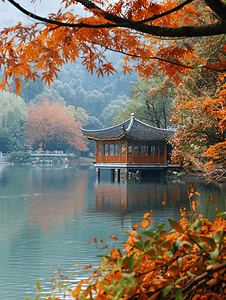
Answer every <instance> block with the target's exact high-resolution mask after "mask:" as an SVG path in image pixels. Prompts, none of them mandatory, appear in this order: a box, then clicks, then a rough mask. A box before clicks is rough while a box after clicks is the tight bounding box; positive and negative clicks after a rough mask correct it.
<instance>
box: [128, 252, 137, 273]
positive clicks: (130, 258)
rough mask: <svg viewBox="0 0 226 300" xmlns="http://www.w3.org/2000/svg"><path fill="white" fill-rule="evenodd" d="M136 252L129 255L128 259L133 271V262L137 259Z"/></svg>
mask: <svg viewBox="0 0 226 300" xmlns="http://www.w3.org/2000/svg"><path fill="white" fill-rule="evenodd" d="M135 256H136V253H133V255H131V256H130V257H127V260H128V267H129V268H130V270H131V271H133V264H134V260H135Z"/></svg>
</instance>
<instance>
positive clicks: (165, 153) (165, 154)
mask: <svg viewBox="0 0 226 300" xmlns="http://www.w3.org/2000/svg"><path fill="white" fill-rule="evenodd" d="M164 156H165V160H164V161H165V164H166V163H167V144H166V142H165V149H164Z"/></svg>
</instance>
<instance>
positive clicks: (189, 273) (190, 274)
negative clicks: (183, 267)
mask: <svg viewBox="0 0 226 300" xmlns="http://www.w3.org/2000/svg"><path fill="white" fill-rule="evenodd" d="M187 273H188V275H189V276H192V277H195V275H194V274H192V272H190V271H187Z"/></svg>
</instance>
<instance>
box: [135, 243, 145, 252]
mask: <svg viewBox="0 0 226 300" xmlns="http://www.w3.org/2000/svg"><path fill="white" fill-rule="evenodd" d="M134 245H135V246H136V247H137V248H138V249H140V250H143V249H144V245H143V244H141V243H140V242H137V243H134Z"/></svg>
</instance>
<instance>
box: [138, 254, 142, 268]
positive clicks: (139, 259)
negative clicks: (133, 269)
mask: <svg viewBox="0 0 226 300" xmlns="http://www.w3.org/2000/svg"><path fill="white" fill-rule="evenodd" d="M142 256H143V254H141V255H140V256H139V258H138V260H137V267H138V268H139V266H140V261H141V259H142Z"/></svg>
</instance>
